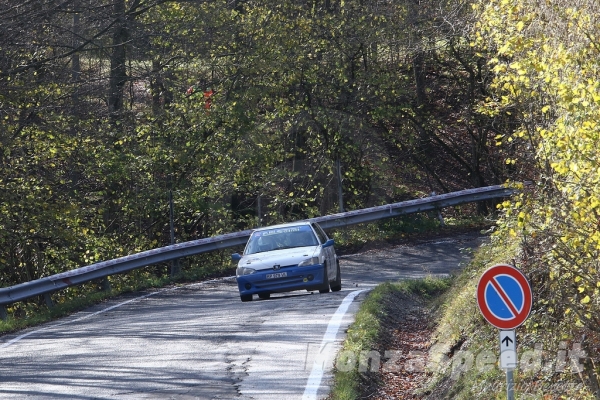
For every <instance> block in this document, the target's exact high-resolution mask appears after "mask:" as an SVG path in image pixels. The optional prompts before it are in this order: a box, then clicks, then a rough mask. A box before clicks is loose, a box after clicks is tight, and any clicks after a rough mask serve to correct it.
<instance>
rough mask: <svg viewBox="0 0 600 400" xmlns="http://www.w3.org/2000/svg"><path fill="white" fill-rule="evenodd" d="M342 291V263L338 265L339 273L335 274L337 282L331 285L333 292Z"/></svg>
mask: <svg viewBox="0 0 600 400" xmlns="http://www.w3.org/2000/svg"><path fill="white" fill-rule="evenodd" d="M340 290H342V273H341V271H340V263H339V262H338V263H337V272H336V274H335V281H334V282H333V283H332V284H331V291H332V292H339V291H340Z"/></svg>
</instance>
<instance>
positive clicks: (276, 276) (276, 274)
mask: <svg viewBox="0 0 600 400" xmlns="http://www.w3.org/2000/svg"><path fill="white" fill-rule="evenodd" d="M285 276H287V272H277V273H275V274H267V279H273V278H283V277H285Z"/></svg>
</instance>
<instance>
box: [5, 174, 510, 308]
mask: <svg viewBox="0 0 600 400" xmlns="http://www.w3.org/2000/svg"><path fill="white" fill-rule="evenodd" d="M515 192H516V189H512V188H508V187H506V186H504V185H497V186H488V187H483V188H477V189H467V190H461V191H458V192H452V193H446V194H441V195H435V196H431V197H426V198H422V199H416V200H409V201H403V202H400V203H394V204H388V205H385V206H377V207H371V208H365V209H361V210H355V211H348V212H344V213H339V214H333V215H326V216H323V217H317V218H312V219H311V221H315V222H318V223H319V225H321V227H323V229H330V228H339V227H344V226H349V225H354V224H360V223H364V222H372V221H377V220H380V219H385V218H391V217H395V216H399V215H405V214H411V213H417V212H424V211H431V210H439V209H441V208H444V207H449V206H454V205H458V204H464V203H470V202H474V201H481V200H490V199H494V198H498V197H508V196H511V195H513V194H514V193H515ZM251 233H252V229H250V230H245V231H241V232H235V233H228V234H225V235H219V236H213V237H210V238H204V239H198V240H192V241H189V242H184V243H178V244H174V245H170V246H166V247H160V248H157V249H153V250H147V251H143V252H141V253H136V254H131V255H129V256H125V257H120V258H116V259H113V260H108V261H102V262H98V263H95V264H91V265H88V266H86V267H82V268H77V269H73V270H70V271H66V272H62V273H60V274H56V275H51V276H47V277H44V278H41V279H37V280H34V281H29V282H24V283H21V284H18V285H14V286H10V287H6V288H0V318H2V319H6V309H5V306H6V305H8V304H12V303H15V302H17V301H21V300H25V299H28V298H30V297H33V296H40V295H46V294H48V293H52V292H55V291H57V290H61V289H65V288H67V287H69V286H73V285H79V284H82V283H85V282H89V281H91V280H94V279H98V278H105V277H107V276H110V275H116V274H120V273H123V272H127V271H131V270H133V269H137V268H141V267H146V266H149V265H153V264H158V263H162V262H166V261H170V260H174V259H177V258H182V257H188V256H193V255H196V254H201V253H206V252H209V251H214V250H220V249H225V248H228V247H234V246H239V245H243V244H245V243H246V241H247V240H248V237H249V236H250V234H251Z"/></svg>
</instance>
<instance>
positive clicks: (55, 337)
mask: <svg viewBox="0 0 600 400" xmlns="http://www.w3.org/2000/svg"><path fill="white" fill-rule="evenodd" d="M479 243H480V239H478V238H477V237H476V236H457V237H454V238H443V239H435V240H429V241H427V242H421V243H418V244H412V245H398V246H386V247H385V248H382V249H373V250H367V249H363V250H364V251H361V252H360V253H358V254H355V255H350V256H343V257H342V258H341V268H342V277H343V279H342V285H343V289H342V291H340V292H337V293H328V294H319V293H318V292H315V293H312V294H311V293H308V292H302V291H298V292H292V293H288V294H279V295H273V296H272V298H271V299H270V300H254V301H253V302H250V303H242V302H241V301H240V299H239V294H238V292H237V286H236V285H235V280H234V279H232V278H225V279H221V280H216V281H210V282H205V283H197V284H191V285H187V286H184V287H178V288H169V289H162V290H158V291H152V292H144V293H137V294H132V295H130V296H127V297H120V298H118V299H114V300H111V301H110V302H108V303H103V304H101V305H98V306H95V307H92V308H90V309H88V310H86V311H82V312H79V313H77V314H74V315H72V316H70V317H68V318H65V319H62V320H60V321H55V322H52V323H49V324H46V325H42V326H40V327H37V328H32V329H30V330H26V331H23V332H20V333H18V334H12V335H7V336H3V337H0V399H21V398H35V399H260V400H262V399H265V400H270V399H273V400H288V399H289V400H293V399H303V400H309V399H322V398H325V397H326V396H327V394H328V392H329V386H330V384H331V378H332V375H331V368H332V365H333V360H334V358H335V355H336V352H337V350H338V349H339V346H340V345H341V342H342V341H343V339H344V336H345V331H346V329H347V327H348V325H349V324H350V323H351V322H352V320H353V315H354V313H355V312H356V310H357V308H358V305H359V303H360V301H361V300H362V299H364V297H365V295H366V294H367V293H368V290H369V289H371V288H372V287H374V286H375V285H377V284H379V283H381V282H383V281H386V280H397V279H402V278H417V277H423V276H425V275H427V274H430V275H443V274H448V273H451V272H452V271H455V270H457V269H458V268H459V267H460V265H461V264H462V263H464V262H465V261H466V260H468V258H469V253H468V252H467V253H465V252H464V251H462V250H461V249H465V248H473V247H476V246H478V244H479Z"/></svg>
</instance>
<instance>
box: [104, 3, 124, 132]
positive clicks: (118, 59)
mask: <svg viewBox="0 0 600 400" xmlns="http://www.w3.org/2000/svg"><path fill="white" fill-rule="evenodd" d="M114 14H115V18H116V20H117V22H116V24H115V30H114V33H113V40H112V44H113V49H112V54H111V57H110V78H109V83H108V86H109V92H108V113H109V117H110V120H111V122H112V123H115V122H116V121H117V120H118V119H119V117H120V115H121V113H122V111H123V88H124V87H125V84H126V83H127V68H126V64H125V62H126V57H127V51H126V44H127V40H128V38H129V32H128V29H127V18H126V15H125V0H115V4H114Z"/></svg>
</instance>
